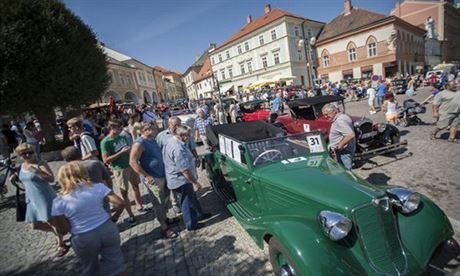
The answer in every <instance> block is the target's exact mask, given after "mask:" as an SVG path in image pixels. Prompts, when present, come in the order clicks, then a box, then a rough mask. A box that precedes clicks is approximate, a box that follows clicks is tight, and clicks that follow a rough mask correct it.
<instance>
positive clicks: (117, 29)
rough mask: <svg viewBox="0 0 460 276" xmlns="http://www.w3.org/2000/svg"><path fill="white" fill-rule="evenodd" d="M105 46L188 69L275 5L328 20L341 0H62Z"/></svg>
mask: <svg viewBox="0 0 460 276" xmlns="http://www.w3.org/2000/svg"><path fill="white" fill-rule="evenodd" d="M395 1H396V0H354V1H352V3H353V5H354V6H357V7H361V8H364V9H367V10H371V11H375V12H380V13H383V14H388V13H389V12H390V10H391V9H392V8H393V7H394V3H395ZM64 3H65V4H66V6H67V7H68V8H70V9H71V10H72V11H73V12H74V13H75V14H76V15H77V16H79V17H80V18H82V20H83V21H84V22H85V23H86V24H87V25H89V26H90V27H91V28H92V29H93V31H94V32H95V33H96V35H97V37H98V39H99V40H101V41H103V42H104V43H105V44H106V46H108V47H110V48H112V49H114V50H117V51H120V52H122V53H124V54H127V55H129V56H131V57H134V58H136V59H138V60H140V61H142V62H144V63H146V64H147V65H151V66H154V65H160V66H162V67H165V68H167V69H170V70H174V71H179V72H184V71H185V70H186V69H187V68H188V67H189V66H190V65H191V64H192V63H193V62H194V60H195V58H196V57H197V56H199V55H200V54H201V53H203V51H204V50H205V49H206V48H207V47H208V46H209V43H212V42H215V43H217V44H218V45H219V44H221V43H222V42H223V41H224V40H225V39H226V38H228V37H229V36H230V35H232V34H233V33H235V32H236V31H238V30H239V29H240V28H241V27H242V26H243V25H244V24H245V22H246V17H247V15H251V16H252V17H253V18H256V17H257V16H260V15H262V14H263V10H264V6H265V5H266V4H271V6H272V8H279V9H283V10H286V11H289V12H291V13H294V14H297V15H300V16H304V17H307V18H310V19H314V20H318V21H323V22H328V21H330V20H331V19H332V18H334V17H335V16H337V15H338V14H339V13H340V12H341V11H342V10H343V0H263V1H262V0H64Z"/></svg>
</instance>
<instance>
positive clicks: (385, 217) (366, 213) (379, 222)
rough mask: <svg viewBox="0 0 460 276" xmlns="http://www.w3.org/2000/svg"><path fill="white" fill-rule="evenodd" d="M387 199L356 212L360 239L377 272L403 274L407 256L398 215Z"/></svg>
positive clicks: (354, 213)
mask: <svg viewBox="0 0 460 276" xmlns="http://www.w3.org/2000/svg"><path fill="white" fill-rule="evenodd" d="M388 206H389V202H388V199H387V198H384V199H380V200H374V201H373V203H369V204H366V205H365V206H361V207H359V208H357V209H354V210H353V220H354V222H355V227H356V230H357V233H358V237H359V240H360V243H361V246H362V248H363V251H364V252H365V254H366V257H367V259H368V261H369V264H370V265H371V266H372V267H373V268H374V269H375V270H376V272H378V273H384V274H404V272H405V271H406V256H405V253H404V249H403V248H402V245H401V242H400V239H399V236H398V233H399V232H398V229H397V226H396V221H395V216H394V214H393V212H392V209H391V206H390V208H388Z"/></svg>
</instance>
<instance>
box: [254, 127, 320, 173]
mask: <svg viewBox="0 0 460 276" xmlns="http://www.w3.org/2000/svg"><path fill="white" fill-rule="evenodd" d="M246 145H247V148H248V150H249V153H250V155H251V159H252V163H253V165H254V166H259V165H262V164H265V163H270V162H278V161H281V162H292V161H293V160H294V159H295V160H298V161H302V160H306V159H305V158H304V157H303V156H305V155H307V154H310V153H318V152H324V151H325V150H326V146H325V145H324V142H323V139H322V137H321V135H320V134H319V133H312V132H308V133H301V134H294V135H289V136H284V137H275V138H268V139H263V140H257V141H252V142H248V143H246ZM302 158H303V159H302Z"/></svg>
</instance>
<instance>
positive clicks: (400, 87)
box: [393, 79, 407, 94]
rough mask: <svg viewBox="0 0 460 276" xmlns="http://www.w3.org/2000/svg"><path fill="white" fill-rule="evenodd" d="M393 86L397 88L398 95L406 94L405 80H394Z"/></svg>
mask: <svg viewBox="0 0 460 276" xmlns="http://www.w3.org/2000/svg"><path fill="white" fill-rule="evenodd" d="M393 85H394V86H395V91H396V94H404V93H406V90H407V80H405V79H397V80H394V81H393Z"/></svg>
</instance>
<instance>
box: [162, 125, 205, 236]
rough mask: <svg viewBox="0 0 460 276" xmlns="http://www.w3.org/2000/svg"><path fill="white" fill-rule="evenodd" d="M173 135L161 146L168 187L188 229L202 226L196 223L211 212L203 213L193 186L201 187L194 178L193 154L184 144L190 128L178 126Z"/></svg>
mask: <svg viewBox="0 0 460 276" xmlns="http://www.w3.org/2000/svg"><path fill="white" fill-rule="evenodd" d="M174 134H175V135H174V137H173V138H172V139H170V140H169V141H168V143H167V144H166V145H165V146H164V147H163V162H164V165H165V171H166V180H167V181H166V182H167V184H168V188H169V189H171V190H174V191H175V192H176V193H177V195H178V197H179V202H180V206H181V209H182V217H183V219H184V223H185V227H186V228H187V229H188V230H196V229H198V228H201V227H203V226H204V225H203V224H200V223H198V222H199V221H200V220H204V219H207V218H209V217H210V216H211V214H206V213H203V211H202V210H201V205H200V203H199V202H198V199H197V197H196V194H195V191H194V190H193V186H195V188H196V189H201V185H200V183H199V182H198V180H197V178H196V167H195V162H194V161H193V155H192V153H191V152H190V150H189V149H188V148H187V146H186V145H185V142H186V141H187V140H188V139H189V137H190V130H189V129H188V127H186V126H182V125H181V126H178V127H177V128H176V131H175V133H174Z"/></svg>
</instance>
